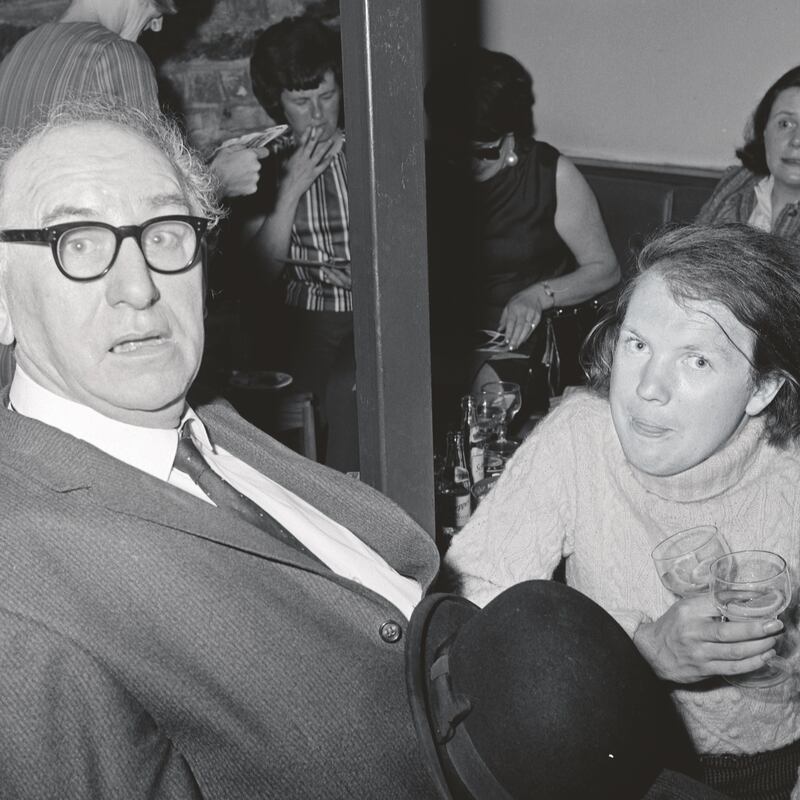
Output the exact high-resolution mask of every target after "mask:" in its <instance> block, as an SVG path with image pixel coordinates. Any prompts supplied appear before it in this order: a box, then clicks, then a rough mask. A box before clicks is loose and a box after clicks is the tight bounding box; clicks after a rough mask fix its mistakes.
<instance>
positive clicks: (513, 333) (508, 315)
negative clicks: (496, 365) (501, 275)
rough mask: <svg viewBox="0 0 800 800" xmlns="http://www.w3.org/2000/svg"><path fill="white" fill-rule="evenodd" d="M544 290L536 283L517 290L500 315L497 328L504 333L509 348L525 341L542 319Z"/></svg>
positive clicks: (511, 348)
mask: <svg viewBox="0 0 800 800" xmlns="http://www.w3.org/2000/svg"><path fill="white" fill-rule="evenodd" d="M545 297H546V295H545V294H544V290H543V289H542V288H541V286H539V284H538V283H534V284H533V286H529V287H528V288H527V289H523V290H522V291H521V292H517V293H516V294H515V295H514V296H513V297H512V298H511V299H510V300H509V301H508V302H507V303H506V307H505V308H504V309H503V313H502V314H501V315H500V323H499V325H498V328H499V330H500V332H501V333H505V336H506V341H507V342H508V349H509V350H516V349H517V348H518V347H519V346H520V345H521V344H523V343H524V342H526V341H527V340H528V338H529V337H530V335H531V334H532V333H533V332H534V330H535V329H536V326H537V325H538V324H539V322H540V320H541V319H542V311H544V305H543V304H544V303H545Z"/></svg>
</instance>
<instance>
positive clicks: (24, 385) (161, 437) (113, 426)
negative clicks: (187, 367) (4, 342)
mask: <svg viewBox="0 0 800 800" xmlns="http://www.w3.org/2000/svg"><path fill="white" fill-rule="evenodd" d="M9 399H10V403H11V407H12V408H13V409H14V411H16V412H18V413H20V414H23V415H24V416H26V417H30V418H31V419H36V420H38V421H39V422H44V423H45V424H46V425H50V426H51V427H53V428H58V429H59V430H61V431H63V432H64V433H68V434H70V435H71V436H74V437H75V438H77V439H81V440H83V441H84V442H88V443H89V444H91V445H93V446H94V447H96V448H98V449H99V450H102V451H103V452H104V453H107V454H108V455H110V456H113V457H114V458H117V459H119V460H120V461H123V462H125V463H126V464H129V465H130V466H132V467H136V468H137V469H140V470H142V471H143V472H146V473H148V474H149V475H152V476H153V477H154V478H159V479H161V480H164V481H166V480H167V479H168V478H169V474H170V471H171V470H172V464H173V462H174V460H175V451H176V450H177V448H178V430H179V428H180V425H183V424H184V422H186V421H187V420H191V421H192V427H191V430H192V436H193V437H194V438H195V439H197V440H198V441H199V442H201V443H202V444H204V445H206V446H207V447H209V448H210V447H211V444H210V443H209V441H208V435H207V433H206V430H205V427H204V426H203V423H202V422H201V421H200V419H199V418H198V417H197V415H196V414H195V413H194V411H193V410H192V409H191V408H189V406H188V405H187V406H186V410H185V411H184V413H183V416H182V417H181V421H180V425H179V426H178V428H171V429H165V428H144V427H140V426H138V425H129V424H127V423H125V422H119V421H118V420H114V419H111V418H110V417H106V416H104V415H103V414H101V413H100V412H98V411H95V410H94V409H92V408H89V407H88V406H85V405H82V404H81V403H76V402H75V401H73V400H67V399H66V398H65V397H61V396H60V395H57V394H54V393H53V392H51V391H50V390H49V389H45V388H44V387H43V386H40V385H39V384H38V383H36V381H34V380H33V378H31V377H30V376H29V375H27V374H26V372H25V370H24V369H22V367H20V365H19V364H17V366H16V370H15V372H14V379H13V381H12V382H11V390H10V393H9Z"/></svg>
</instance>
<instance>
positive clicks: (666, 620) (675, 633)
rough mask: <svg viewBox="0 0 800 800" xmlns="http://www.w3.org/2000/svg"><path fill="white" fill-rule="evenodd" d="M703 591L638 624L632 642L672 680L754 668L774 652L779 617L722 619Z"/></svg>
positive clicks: (689, 680) (688, 680) (739, 672)
mask: <svg viewBox="0 0 800 800" xmlns="http://www.w3.org/2000/svg"><path fill="white" fill-rule="evenodd" d="M718 614H719V612H718V610H717V608H716V607H715V606H714V604H713V603H712V602H711V600H710V599H709V598H707V597H690V598H686V599H685V600H679V601H678V602H677V603H674V604H673V605H672V606H671V607H670V608H669V610H668V611H667V612H666V613H665V614H663V616H661V617H659V618H658V619H657V620H655V621H654V622H650V623H645V624H643V625H640V626H639V628H638V629H637V630H636V634H635V635H634V637H633V642H634V644H635V645H636V646H637V647H638V648H639V651H640V652H641V654H642V655H643V656H644V657H645V658H646V659H647V660H648V661H649V662H650V666H652V667H653V669H654V670H655V672H656V674H657V675H658V676H659V677H660V678H663V679H664V680H669V681H675V682H676V683H694V682H695V681H700V680H703V679H704V678H710V677H712V676H715V675H743V674H744V673H747V672H753V671H754V670H756V669H759V667H763V666H764V664H765V663H766V662H767V661H769V659H770V658H772V656H774V655H775V650H774V647H775V644H776V642H777V636H776V635H775V634H778V633H780V632H781V631H782V630H783V623H782V622H781V621H780V620H775V619H773V620H754V621H752V622H723V621H721V620H720V619H718V618H717V615H718Z"/></svg>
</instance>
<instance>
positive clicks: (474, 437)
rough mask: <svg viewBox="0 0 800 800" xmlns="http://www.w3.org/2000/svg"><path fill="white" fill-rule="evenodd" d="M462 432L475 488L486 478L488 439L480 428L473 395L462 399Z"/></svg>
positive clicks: (465, 454) (471, 478)
mask: <svg viewBox="0 0 800 800" xmlns="http://www.w3.org/2000/svg"><path fill="white" fill-rule="evenodd" d="M461 430H462V431H463V434H464V456H465V457H466V460H467V468H468V469H469V477H470V480H471V481H472V485H473V486H474V485H475V484H476V483H477V482H478V481H482V480H483V477H484V460H485V456H486V452H485V447H486V439H485V437H484V435H483V432H482V431H481V429H480V427H479V426H478V415H477V412H476V409H475V400H474V398H473V397H472V395H471V394H466V395H464V397H462V398H461Z"/></svg>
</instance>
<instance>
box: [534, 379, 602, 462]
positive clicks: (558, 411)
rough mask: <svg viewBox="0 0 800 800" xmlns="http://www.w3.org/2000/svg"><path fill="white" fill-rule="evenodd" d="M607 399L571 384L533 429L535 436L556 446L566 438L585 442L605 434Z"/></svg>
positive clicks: (565, 442)
mask: <svg viewBox="0 0 800 800" xmlns="http://www.w3.org/2000/svg"><path fill="white" fill-rule="evenodd" d="M611 424H612V423H611V410H610V407H609V404H608V400H607V399H606V398H604V397H601V396H600V395H598V394H597V393H596V392H593V391H591V390H590V389H587V388H584V387H580V388H579V387H574V388H571V389H569V391H568V393H567V394H566V395H565V396H563V398H562V399H561V400H559V401H558V405H556V406H555V408H553V410H552V411H550V413H549V414H547V416H546V417H545V418H544V419H543V420H542V421H541V422H540V423H539V425H538V426H537V428H536V429H535V430H534V433H535V434H536V437H537V438H543V439H544V441H545V442H547V443H550V442H552V443H554V446H555V447H556V448H561V447H566V446H567V443H568V442H574V443H585V442H587V441H590V440H591V441H594V440H595V439H596V438H597V437H598V436H600V437H601V438H602V437H603V436H604V435H605V432H606V430H607V429H608V428H609V427H610V426H611Z"/></svg>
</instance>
